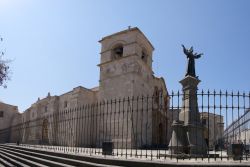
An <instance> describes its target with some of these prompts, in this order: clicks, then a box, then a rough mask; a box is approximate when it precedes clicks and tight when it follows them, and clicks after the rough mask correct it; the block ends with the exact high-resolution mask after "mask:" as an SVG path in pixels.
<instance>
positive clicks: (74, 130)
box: [0, 27, 173, 148]
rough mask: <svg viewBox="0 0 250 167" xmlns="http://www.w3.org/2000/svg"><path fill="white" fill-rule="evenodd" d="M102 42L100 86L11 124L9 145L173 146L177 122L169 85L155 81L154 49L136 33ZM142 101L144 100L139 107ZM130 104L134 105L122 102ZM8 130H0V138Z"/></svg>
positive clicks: (48, 102) (50, 102) (51, 101)
mask: <svg viewBox="0 0 250 167" xmlns="http://www.w3.org/2000/svg"><path fill="white" fill-rule="evenodd" d="M99 42H100V44H101V53H100V64H98V67H99V68H100V80H99V86H98V87H94V88H90V89H88V88H84V87H82V86H79V87H76V88H73V90H71V91H69V92H67V93H64V94H62V95H59V96H52V95H50V93H48V95H47V97H45V98H43V99H39V98H38V100H37V101H36V102H35V103H34V104H32V105H31V107H29V108H28V109H26V110H25V111H24V112H23V113H21V114H15V117H17V118H13V119H11V120H12V121H10V122H9V125H8V126H9V127H11V128H9V130H10V131H12V133H9V135H10V136H9V140H11V141H9V142H16V141H17V140H20V142H21V143H30V144H42V143H45V144H50V145H66V146H86V147H89V146H98V147H99V146H101V143H102V142H104V141H107V140H108V141H112V142H113V143H114V146H115V147H117V148H124V144H123V139H124V138H125V139H126V144H127V145H130V147H131V148H133V147H141V148H142V147H147V146H154V145H157V144H161V145H166V144H167V143H168V142H169V138H170V137H171V135H170V134H171V132H170V126H171V123H172V122H171V121H170V120H171V119H172V118H168V117H170V114H173V113H169V100H170V97H169V95H168V91H167V88H166V84H165V81H164V79H163V78H162V77H160V78H158V77H156V76H154V72H153V69H152V62H153V51H154V47H153V45H152V44H151V43H150V41H149V40H148V39H147V37H146V36H145V35H144V34H143V33H142V32H141V31H140V29H138V28H137V27H135V28H128V29H126V30H124V31H121V32H117V33H114V34H112V35H108V36H106V37H103V38H102V39H101V40H100V41H99ZM138 97H144V99H141V98H140V99H139V100H137V101H136V100H135V99H136V98H138ZM146 97H150V98H146ZM152 97H153V98H152ZM125 98H126V99H127V98H128V99H129V100H126V101H125V102H124V101H122V100H123V99H125ZM146 99H147V100H146ZM119 100H120V102H121V103H122V102H123V104H124V105H123V108H122V107H121V106H119V105H118V101H119ZM102 102H103V103H102ZM102 104H105V107H102ZM135 104H136V105H137V106H135ZM106 105H107V107H106ZM91 106H92V107H91ZM131 106H132V107H131ZM121 108H122V109H121ZM1 110H2V109H1ZM118 110H119V112H118ZM120 111H121V112H120ZM124 111H126V112H125V113H124ZM122 112H123V114H121V113H122ZM139 112H141V113H142V114H138V113H139ZM146 112H147V115H145V113H146ZM104 113H105V114H104ZM118 113H119V114H118ZM143 113H144V114H143ZM0 114H1V113H0ZM0 116H1V115H0ZM86 116H87V117H86ZM86 118H88V119H86ZM0 119H1V118H0ZM14 120H15V121H14ZM102 123H103V124H102ZM104 123H105V125H108V127H105V126H103V125H104ZM137 124H138V125H137ZM86 127H87V128H86ZM123 127H126V130H123V129H121V128H123ZM6 128H7V127H4V128H2V126H1V127H0V135H1V132H3V129H6ZM1 129H2V130H1ZM121 131H122V133H121ZM139 138H140V140H138V139H139Z"/></svg>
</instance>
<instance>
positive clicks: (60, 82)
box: [0, 0, 250, 111]
mask: <svg viewBox="0 0 250 167" xmlns="http://www.w3.org/2000/svg"><path fill="white" fill-rule="evenodd" d="M129 25H130V26H132V27H135V26H136V27H138V28H140V29H141V30H142V31H143V32H144V33H145V35H146V36H147V37H148V39H149V40H150V41H151V42H152V44H153V45H154V47H155V51H154V54H153V56H154V57H153V60H154V62H153V68H154V72H155V74H156V75H157V76H163V77H164V78H165V81H166V84H167V88H168V90H170V91H171V90H175V91H176V90H179V89H180V88H181V86H180V84H179V80H181V79H182V78H183V77H184V73H185V69H186V58H185V56H184V55H183V53H182V48H181V44H185V45H186V46H187V47H190V46H191V45H193V46H194V49H195V51H198V52H203V53H204V56H203V57H202V58H201V59H199V60H198V61H197V62H196V72H197V75H199V78H200V79H201V80H202V82H201V83H200V85H199V88H200V89H205V90H207V89H211V90H213V89H216V90H220V89H221V90H226V89H227V90H230V91H232V90H234V91H238V90H239V91H246V92H249V90H250V89H249V88H250V76H249V66H250V55H249V49H250V1H247V0H235V1H233V0H219V1H218V0H214V1H211V0H206V1H205V0H203V1H201V0H196V1H194V0H171V1H170V0H157V1H155V0H151V1H149V0H138V1H135V0H126V1H122V0H107V1H104V0H89V1H87V0H0V35H1V36H2V37H3V38H4V42H3V43H2V44H1V46H0V47H1V48H2V49H4V50H6V55H5V58H9V59H13V62H12V63H11V70H12V73H13V74H12V80H11V81H9V82H8V88H7V89H4V88H0V100H1V101H4V102H6V103H9V104H13V105H17V106H18V107H19V109H20V111H23V110H25V109H26V108H28V107H29V106H30V105H31V104H32V103H34V102H35V101H36V100H37V98H38V97H41V98H43V97H45V96H46V95H47V93H48V92H51V95H60V94H62V93H65V92H67V91H70V90H72V88H74V87H76V86H79V85H81V86H84V87H87V88H92V87H95V86H98V84H99V83H98V79H99V69H98V67H97V66H96V65H97V64H98V63H99V61H100V54H99V53H100V44H99V43H98V40H100V39H101V38H102V37H104V36H106V35H109V34H112V33H115V32H117V31H121V30H124V29H126V28H127V27H128V26H129Z"/></svg>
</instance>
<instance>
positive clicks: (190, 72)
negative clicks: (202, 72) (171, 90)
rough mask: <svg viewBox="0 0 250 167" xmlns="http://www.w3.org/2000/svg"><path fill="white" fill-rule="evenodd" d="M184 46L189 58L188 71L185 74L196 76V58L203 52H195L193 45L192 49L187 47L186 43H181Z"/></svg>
mask: <svg viewBox="0 0 250 167" xmlns="http://www.w3.org/2000/svg"><path fill="white" fill-rule="evenodd" d="M181 46H182V47H183V52H184V54H185V55H186V56H187V58H188V64H187V72H186V75H185V76H188V75H190V76H193V77H196V74H195V59H199V58H200V57H201V55H203V53H200V54H198V53H193V47H191V48H190V49H186V48H185V46H184V45H181Z"/></svg>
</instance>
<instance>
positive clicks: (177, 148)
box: [169, 76, 207, 157]
mask: <svg viewBox="0 0 250 167" xmlns="http://www.w3.org/2000/svg"><path fill="white" fill-rule="evenodd" d="M199 82H200V80H199V79H197V78H196V77H193V76H186V77H185V78H184V79H183V80H181V81H180V83H181V84H182V86H183V89H182V90H183V99H182V109H181V112H180V113H179V120H177V121H175V122H174V123H173V125H172V127H173V133H172V138H171V140H170V143H169V148H170V152H171V153H172V154H188V155H189V156H193V157H199V156H203V155H205V154H206V153H207V146H206V142H205V140H204V137H203V127H202V125H201V121H200V114H199V108H198V102H197V94H196V92H197V85H198V84H199Z"/></svg>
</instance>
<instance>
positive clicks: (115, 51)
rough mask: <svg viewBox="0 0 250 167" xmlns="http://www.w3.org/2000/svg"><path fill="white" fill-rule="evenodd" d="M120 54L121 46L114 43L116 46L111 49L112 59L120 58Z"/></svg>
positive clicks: (121, 53) (121, 54) (121, 51)
mask: <svg viewBox="0 0 250 167" xmlns="http://www.w3.org/2000/svg"><path fill="white" fill-rule="evenodd" d="M122 56H123V46H122V45H116V47H114V48H113V49H112V59H113V60H115V59H118V58H121V57H122Z"/></svg>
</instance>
